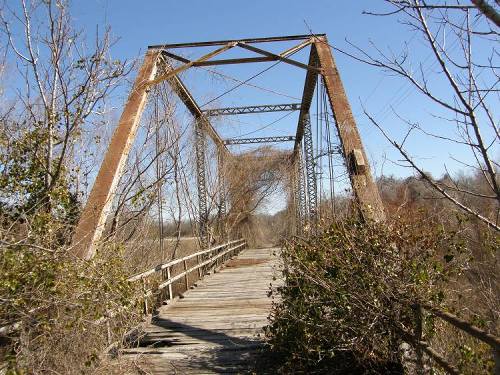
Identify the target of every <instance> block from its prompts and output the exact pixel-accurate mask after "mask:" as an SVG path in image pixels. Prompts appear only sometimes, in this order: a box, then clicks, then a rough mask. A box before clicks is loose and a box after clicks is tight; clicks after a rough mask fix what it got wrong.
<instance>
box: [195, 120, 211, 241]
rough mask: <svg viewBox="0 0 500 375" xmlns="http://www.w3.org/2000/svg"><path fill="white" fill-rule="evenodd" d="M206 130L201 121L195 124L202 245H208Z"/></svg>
mask: <svg viewBox="0 0 500 375" xmlns="http://www.w3.org/2000/svg"><path fill="white" fill-rule="evenodd" d="M205 146H206V142H205V132H204V131H203V128H202V125H201V123H200V121H196V124H195V153H196V177H197V184H198V215H199V223H198V225H199V236H200V242H201V247H202V248H203V249H206V248H207V247H208V205H207V181H206V180H207V179H206V170H205V167H206V160H205Z"/></svg>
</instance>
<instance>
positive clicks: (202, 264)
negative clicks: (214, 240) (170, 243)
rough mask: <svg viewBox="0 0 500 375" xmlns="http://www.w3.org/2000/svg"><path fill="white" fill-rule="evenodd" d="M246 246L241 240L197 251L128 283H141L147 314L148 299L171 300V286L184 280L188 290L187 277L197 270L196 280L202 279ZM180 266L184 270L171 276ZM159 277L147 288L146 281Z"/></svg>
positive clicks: (142, 273) (133, 277)
mask: <svg viewBox="0 0 500 375" xmlns="http://www.w3.org/2000/svg"><path fill="white" fill-rule="evenodd" d="M245 246H246V241H245V240H244V239H242V238H240V239H238V240H234V241H229V242H227V243H224V244H221V245H217V246H215V247H211V248H208V249H204V250H200V251H197V252H195V253H193V254H189V255H186V256H184V257H182V258H177V259H174V260H171V261H169V262H165V263H160V264H158V265H157V266H155V267H154V268H151V269H149V270H147V271H144V272H141V273H139V274H137V275H135V276H132V277H131V278H129V279H128V281H129V282H139V281H142V285H143V294H142V298H143V301H142V302H143V304H144V311H145V312H148V311H149V308H148V297H151V296H153V295H155V294H157V293H160V297H161V298H160V299H162V300H172V299H173V298H174V293H173V288H172V285H173V284H174V283H175V282H176V281H178V280H181V279H182V278H184V288H185V289H186V290H187V289H188V288H189V275H190V274H191V273H192V272H194V271H196V270H198V278H201V277H203V274H204V273H207V272H209V271H210V270H211V269H212V268H214V267H217V266H218V265H220V264H221V263H223V262H224V260H226V259H225V258H230V257H232V256H234V255H236V254H237V253H238V252H239V251H240V250H241V249H243V248H244V247H245ZM192 260H196V264H195V265H192V266H191V267H189V268H188V263H187V262H188V261H192ZM180 264H182V265H183V266H184V269H183V270H182V271H181V272H179V273H177V274H176V275H172V271H173V267H174V266H176V265H180ZM158 274H159V275H160V280H159V281H158V280H157V281H158V284H157V285H155V286H154V287H153V288H148V287H147V282H148V279H149V278H151V277H153V276H155V275H158ZM165 288H168V295H167V296H165V295H161V292H162V291H163V289H165Z"/></svg>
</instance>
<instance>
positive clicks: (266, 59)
mask: <svg viewBox="0 0 500 375" xmlns="http://www.w3.org/2000/svg"><path fill="white" fill-rule="evenodd" d="M162 54H163V55H165V56H168V57H170V58H171V59H174V60H177V61H180V62H182V63H184V64H191V63H192V66H211V65H229V64H245V63H255V62H269V61H276V59H274V58H271V57H248V58H240V59H225V60H211V61H191V60H189V59H186V58H185V57H182V56H179V55H176V54H175V53H172V52H169V51H166V50H162Z"/></svg>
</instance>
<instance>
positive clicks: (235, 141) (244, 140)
mask: <svg viewBox="0 0 500 375" xmlns="http://www.w3.org/2000/svg"><path fill="white" fill-rule="evenodd" d="M293 141H295V137H294V136H293V135H287V136H282V137H259V138H229V139H226V140H224V144H225V145H244V144H251V143H276V142H293Z"/></svg>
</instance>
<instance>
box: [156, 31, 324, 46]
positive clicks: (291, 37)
mask: <svg viewBox="0 0 500 375" xmlns="http://www.w3.org/2000/svg"><path fill="white" fill-rule="evenodd" d="M324 35H326V34H316V36H324ZM309 39H311V35H310V34H309V35H308V34H305V35H286V36H272V37H267V38H247V39H233V40H213V41H208V42H192V43H174V44H159V45H153V46H149V47H148V48H155V49H158V48H161V49H173V48H187V47H210V46H222V45H225V44H228V43H231V42H243V43H271V42H287V41H294V40H309Z"/></svg>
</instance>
